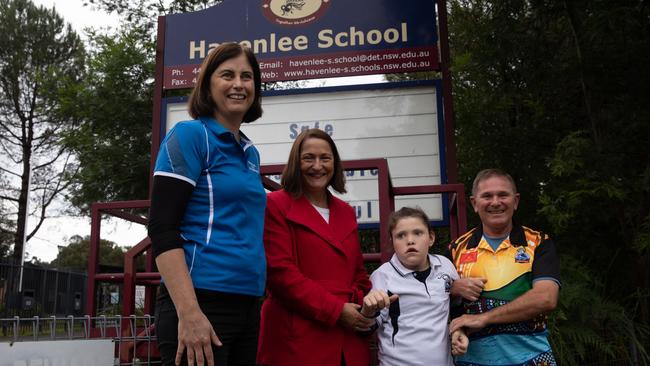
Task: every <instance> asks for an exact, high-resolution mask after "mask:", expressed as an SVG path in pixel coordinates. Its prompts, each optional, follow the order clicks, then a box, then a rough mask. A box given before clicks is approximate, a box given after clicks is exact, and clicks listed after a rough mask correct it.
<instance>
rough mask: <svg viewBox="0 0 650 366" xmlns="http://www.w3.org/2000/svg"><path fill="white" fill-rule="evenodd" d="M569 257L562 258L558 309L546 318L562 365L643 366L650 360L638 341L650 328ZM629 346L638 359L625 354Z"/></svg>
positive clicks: (587, 270) (582, 262) (596, 278)
mask: <svg viewBox="0 0 650 366" xmlns="http://www.w3.org/2000/svg"><path fill="white" fill-rule="evenodd" d="M590 272H591V271H590V269H589V268H588V267H587V266H586V265H585V264H584V261H581V260H579V259H577V258H575V257H572V256H570V255H565V256H562V276H563V281H562V282H563V286H562V291H561V296H560V302H559V305H558V308H557V309H556V310H555V311H554V312H553V313H552V314H551V316H550V319H549V329H550V334H551V336H550V341H551V344H552V346H553V350H554V351H555V356H556V357H557V359H558V361H559V363H560V364H562V365H581V364H584V363H585V362H594V363H596V362H597V361H602V360H619V361H623V362H621V363H625V364H642V365H646V364H648V362H649V361H650V359H649V358H648V355H647V353H646V351H645V350H644V347H643V345H642V344H641V340H642V339H643V338H644V337H647V336H648V332H649V331H650V328H649V327H648V325H646V324H638V323H636V322H635V321H634V320H633V318H632V316H631V315H632V314H633V311H630V310H629V309H626V308H625V306H624V305H622V304H620V303H619V302H617V301H616V299H610V298H608V297H607V295H606V294H604V293H603V290H604V287H603V286H602V283H603V281H602V280H603V279H602V278H601V276H593V275H592V274H591V273H590ZM631 345H633V346H634V347H636V348H637V349H638V350H639V351H640V355H639V356H638V357H639V358H640V359H634V358H633V357H635V356H634V355H633V354H631V353H630V352H629V348H630V346H631Z"/></svg>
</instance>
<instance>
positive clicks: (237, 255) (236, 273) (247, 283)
mask: <svg viewBox="0 0 650 366" xmlns="http://www.w3.org/2000/svg"><path fill="white" fill-rule="evenodd" d="M154 175H162V176H167V177H172V178H176V179H180V180H183V181H185V182H188V183H190V184H192V185H193V186H194V191H193V192H192V196H191V197H190V200H189V202H188V205H187V209H186V210H185V215H184V217H183V221H182V223H181V227H180V231H181V237H182V238H183V240H184V245H183V248H184V250H185V260H186V261H187V267H188V269H189V272H190V276H191V277H192V282H193V285H194V287H195V288H200V289H206V290H213V291H221V292H228V293H237V294H244V295H253V296H261V295H262V294H263V293H264V286H265V282H266V258H265V256H264V244H263V242H262V235H263V229H264V208H265V206H266V193H265V191H264V187H263V186H262V181H261V178H260V155H259V152H258V151H257V149H256V148H255V146H253V143H252V142H251V141H250V140H249V139H248V138H247V137H246V136H244V134H243V133H241V132H240V141H239V142H237V140H236V139H235V136H234V135H233V133H232V132H230V131H229V130H228V129H226V128H225V127H223V126H222V125H221V124H220V123H219V122H217V121H216V120H215V119H213V118H210V117H201V118H200V119H199V120H194V121H185V122H180V123H178V124H177V125H176V126H174V128H173V129H172V130H171V131H169V133H168V134H167V136H165V139H164V140H163V142H162V144H161V146H160V150H159V152H158V159H157V160H156V167H155V169H154Z"/></svg>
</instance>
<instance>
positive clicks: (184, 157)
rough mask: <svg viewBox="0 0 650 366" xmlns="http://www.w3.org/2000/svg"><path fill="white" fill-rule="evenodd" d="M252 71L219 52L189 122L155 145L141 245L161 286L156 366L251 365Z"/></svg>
mask: <svg viewBox="0 0 650 366" xmlns="http://www.w3.org/2000/svg"><path fill="white" fill-rule="evenodd" d="M260 92H261V80H260V68H259V65H258V63H257V60H256V59H255V56H254V55H253V53H252V51H251V50H250V49H248V48H245V47H242V46H240V45H238V44H236V43H227V44H223V45H221V46H219V47H217V48H215V49H214V50H212V51H211V52H210V54H209V55H208V56H207V57H206V59H205V60H204V62H203V65H202V66H201V72H200V73H199V76H198V78H197V82H196V86H195V88H194V90H193V91H192V95H191V96H190V100H189V113H190V115H191V116H192V118H194V120H192V121H185V122H180V123H178V124H177V125H176V126H175V127H174V128H173V129H172V130H171V131H169V133H168V134H167V136H166V137H165V139H164V141H163V142H162V144H161V147H160V151H159V153H158V158H157V160H156V167H155V170H154V179H153V192H152V196H151V211H150V219H149V237H150V238H151V240H152V246H153V253H154V256H155V257H156V264H157V266H158V270H159V271H160V274H161V275H162V279H163V284H162V285H161V290H160V293H159V295H158V299H157V303H156V334H157V337H158V347H159V349H160V353H161V357H162V363H163V365H172V364H174V363H175V364H180V363H183V364H185V363H188V364H189V365H193V364H194V363H196V364H197V365H203V364H204V363H206V364H208V365H213V364H217V365H219V366H223V365H233V364H237V365H255V353H256V350H257V337H258V330H259V310H260V297H261V296H262V295H263V293H264V285H265V281H266V272H265V270H266V260H265V256H264V245H263V242H262V235H263V222H264V208H265V204H266V195H265V192H264V188H263V186H262V183H261V180H260V173H259V167H260V157H259V153H258V151H257V149H256V148H255V147H254V146H253V144H252V142H251V141H250V140H249V139H248V138H247V137H246V136H245V135H244V134H243V133H242V132H241V131H240V130H239V127H240V125H241V124H242V123H245V122H252V121H254V120H256V119H257V118H259V117H260V116H261V115H262V108H261V105H260Z"/></svg>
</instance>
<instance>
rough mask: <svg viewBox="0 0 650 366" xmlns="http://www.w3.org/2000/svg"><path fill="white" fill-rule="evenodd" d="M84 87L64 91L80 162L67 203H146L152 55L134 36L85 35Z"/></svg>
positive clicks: (71, 144)
mask: <svg viewBox="0 0 650 366" xmlns="http://www.w3.org/2000/svg"><path fill="white" fill-rule="evenodd" d="M89 38H90V45H91V47H90V49H91V52H90V57H89V61H88V70H87V77H86V79H85V82H84V83H83V84H79V85H75V86H73V87H72V88H70V89H69V90H68V91H67V97H66V98H65V101H64V102H63V104H64V108H62V111H61V112H62V113H64V114H67V115H73V116H75V119H76V120H79V121H80V123H79V125H78V126H77V128H75V129H74V130H70V131H68V132H67V133H66V135H65V140H64V143H65V146H66V147H67V148H69V149H70V150H71V151H73V152H74V153H75V154H76V156H77V159H78V161H79V172H78V173H77V174H76V175H74V176H72V177H70V180H69V182H71V183H72V186H71V189H70V196H69V199H70V202H71V203H72V204H73V205H74V206H75V207H77V208H79V209H81V210H82V211H84V212H87V210H88V208H89V205H90V204H91V203H92V202H99V201H113V200H133V199H145V198H146V197H147V185H148V176H149V161H150V146H151V143H150V141H151V111H152V85H151V84H152V83H151V76H152V73H153V65H154V63H153V60H152V58H153V54H152V53H149V52H148V51H149V47H148V46H146V47H143V46H142V40H140V39H139V38H138V37H137V34H134V33H133V32H129V31H128V30H123V31H121V32H119V33H118V34H117V35H115V36H107V35H98V34H95V33H91V34H90V37H89Z"/></svg>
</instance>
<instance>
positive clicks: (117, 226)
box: [25, 0, 383, 262]
mask: <svg viewBox="0 0 650 366" xmlns="http://www.w3.org/2000/svg"><path fill="white" fill-rule="evenodd" d="M32 1H33V2H34V3H35V4H37V5H43V6H45V7H47V8H52V7H54V8H55V9H56V11H57V13H59V15H60V16H62V17H63V19H64V20H65V21H66V22H68V23H70V24H71V25H72V27H73V29H74V30H75V31H77V33H79V35H80V36H81V37H82V39H85V37H84V29H85V28H88V27H93V28H107V27H111V28H115V27H117V26H118V24H119V18H118V17H117V16H116V15H109V14H106V13H104V12H102V11H98V10H95V9H93V8H91V7H89V6H83V3H84V1H83V0H32ZM381 81H383V78H382V77H381V76H379V75H374V76H365V77H346V78H335V79H324V80H313V81H311V82H310V85H313V86H318V85H322V86H335V85H348V84H366V83H376V82H381ZM63 204H64V203H59V205H60V206H62V205H63ZM27 225H28V227H29V228H30V229H31V228H33V227H34V226H35V225H36V220H35V219H34V218H29V219H28V222H27ZM101 229H102V230H101V234H100V237H101V238H102V239H107V240H111V241H114V242H116V243H118V244H119V245H120V246H134V245H136V244H137V243H139V242H140V241H141V240H142V239H144V238H145V237H146V235H147V234H146V229H145V227H144V226H142V225H138V224H131V223H128V222H127V221H125V220H121V219H111V220H106V219H104V220H102V222H101ZM74 235H80V236H86V235H90V219H88V218H80V217H70V216H62V217H56V218H48V219H46V220H45V222H44V223H43V225H42V226H41V228H40V229H39V231H38V232H37V233H36V235H35V236H34V237H32V238H31V239H30V240H29V241H28V242H27V245H26V246H25V251H26V253H27V256H26V259H25V260H30V259H31V258H32V257H34V256H35V257H37V258H39V259H40V260H41V261H46V262H50V261H52V260H53V259H54V258H56V256H57V254H58V246H60V245H65V244H67V243H68V241H69V239H70V238H71V237H72V236H74Z"/></svg>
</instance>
